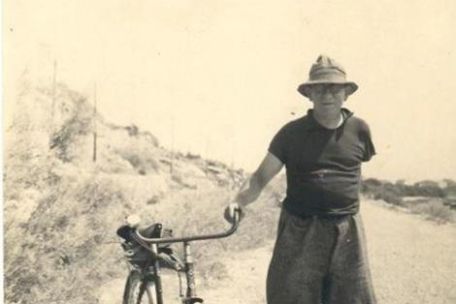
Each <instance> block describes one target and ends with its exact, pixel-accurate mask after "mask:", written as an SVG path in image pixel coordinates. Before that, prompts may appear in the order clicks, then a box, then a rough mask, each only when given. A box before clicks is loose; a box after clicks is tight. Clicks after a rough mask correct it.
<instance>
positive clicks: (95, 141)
mask: <svg viewBox="0 0 456 304" xmlns="http://www.w3.org/2000/svg"><path fill="white" fill-rule="evenodd" d="M93 103H94V106H93V118H92V119H93V158H92V159H93V162H94V163H95V162H97V84H96V83H95V86H94V90H93Z"/></svg>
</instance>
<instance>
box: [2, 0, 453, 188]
mask: <svg viewBox="0 0 456 304" xmlns="http://www.w3.org/2000/svg"><path fill="white" fill-rule="evenodd" d="M3 10H4V12H3V13H4V18H3V45H4V46H3V61H4V62H3V85H4V102H5V108H4V111H5V113H4V115H5V116H4V117H5V124H6V125H8V124H9V123H11V117H12V115H13V113H14V112H15V111H18V109H17V108H15V101H16V100H17V86H18V79H21V75H24V74H26V75H28V77H30V78H32V79H36V80H39V81H41V82H44V83H49V84H51V83H52V77H53V71H54V68H53V66H54V62H56V63H57V69H56V77H57V80H58V81H59V82H64V83H66V84H67V85H68V86H69V87H70V88H73V89H75V90H77V91H80V92H82V93H84V94H86V95H87V96H88V98H89V99H91V100H92V99H93V96H94V87H95V86H96V91H97V93H96V94H97V104H98V109H99V111H100V112H101V114H102V115H104V117H105V118H106V119H107V120H109V121H111V122H114V123H118V124H132V123H134V124H136V125H138V126H139V128H140V129H143V130H149V131H151V132H152V133H153V134H155V135H156V136H157V137H158V139H159V141H160V143H161V145H163V146H165V147H168V148H170V149H174V150H179V151H182V152H192V153H198V154H201V155H202V156H205V157H209V158H212V159H219V160H222V161H225V162H226V163H228V164H230V165H233V166H235V167H242V168H244V169H246V170H248V171H252V170H255V169H256V167H257V166H258V164H259V163H260V161H261V159H262V158H263V157H264V155H265V154H266V151H267V148H268V145H269V142H270V140H271V138H272V136H273V135H274V134H275V133H276V132H277V130H278V129H279V128H280V127H281V126H282V125H283V124H285V123H286V122H288V121H289V120H292V119H296V118H297V117H300V116H302V115H304V114H305V113H306V111H307V109H309V108H310V107H311V103H310V102H309V101H308V100H306V99H305V98H304V97H302V96H300V95H299V94H298V93H297V91H296V88H297V87H298V85H299V84H300V83H302V82H305V81H306V80H307V78H308V71H309V68H310V66H311V64H312V63H313V62H314V61H315V60H316V58H317V57H318V56H319V54H327V55H329V56H331V57H333V58H334V59H335V60H336V61H338V62H339V63H341V64H342V65H343V66H344V67H345V69H346V70H347V75H348V79H349V80H353V81H355V82H356V83H357V84H358V85H359V90H358V91H357V92H356V93H355V94H354V95H352V96H351V97H350V98H349V99H348V100H347V102H346V104H345V106H346V107H347V108H349V109H350V110H351V111H353V112H354V113H355V115H356V116H358V117H361V118H363V119H364V120H365V121H367V122H368V124H369V125H370V128H371V131H372V135H373V140H374V143H375V146H376V150H377V153H378V154H377V155H376V156H375V157H374V158H373V159H372V160H371V162H369V163H366V164H364V167H363V174H364V176H366V177H377V178H384V179H391V180H397V179H406V180H421V179H442V178H453V179H456V161H455V159H454V156H455V154H456V133H455V132H454V130H455V129H456V128H455V127H456V122H455V117H456V103H455V100H454V97H453V95H454V81H455V79H456V54H455V46H456V41H455V36H456V35H455V32H454V31H455V30H454V29H455V28H456V21H455V19H456V18H455V17H456V2H455V1H452V0H433V1H430V0H416V1H402V2H401V1H390V0H377V1H362V0H345V1H335V0H333V1H305V0H301V1H291V0H283V1H265V0H262V1H257V0H251V1H241V0H231V1H228V0H219V1H213V0H175V1H169V0H156V1H153V0H135V1H131V0H98V1H87V0H79V1H64V0H37V1H26V0H5V1H4V7H3Z"/></svg>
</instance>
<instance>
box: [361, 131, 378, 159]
mask: <svg viewBox="0 0 456 304" xmlns="http://www.w3.org/2000/svg"><path fill="white" fill-rule="evenodd" d="M360 139H361V141H362V143H363V147H364V151H363V159H362V161H363V162H367V161H369V160H370V159H371V158H372V156H374V155H375V154H377V153H376V151H375V146H374V143H373V142H372V135H371V132H370V128H369V126H368V125H367V123H365V122H363V124H362V127H361V133H360Z"/></svg>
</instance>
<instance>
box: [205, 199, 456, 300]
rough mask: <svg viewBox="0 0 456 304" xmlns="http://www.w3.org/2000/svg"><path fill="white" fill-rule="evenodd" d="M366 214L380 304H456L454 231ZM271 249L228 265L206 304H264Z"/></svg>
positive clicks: (372, 208)
mask: <svg viewBox="0 0 456 304" xmlns="http://www.w3.org/2000/svg"><path fill="white" fill-rule="evenodd" d="M362 214H363V219H364V223H365V228H366V234H367V239H368V249H369V254H370V263H371V266H372V275H373V278H374V285H375V288H376V293H377V297H378V302H379V303H380V304H382V303H384V304H412V303H413V304H416V303H420V304H446V303H448V304H450V303H456V288H455V286H456V227H455V226H454V225H438V224H435V223H433V222H430V221H426V220H424V219H422V218H420V217H418V216H416V215H411V214H407V213H404V212H401V211H398V210H391V209H388V208H387V207H385V206H383V205H382V204H379V203H376V202H365V203H364V204H363V206H362ZM272 245H273V244H272V243H271V244H269V245H268V246H267V247H264V248H260V249H256V250H254V251H249V252H244V253H240V254H238V255H237V256H236V257H233V258H231V259H229V260H227V261H226V263H227V265H229V266H228V269H230V270H231V271H230V276H231V277H230V278H229V279H227V280H225V281H223V282H219V283H217V285H218V286H219V287H217V288H208V290H202V291H201V294H204V295H205V297H206V303H218V304H224V303H226V304H228V303H230V304H245V303H249V304H260V303H261V304H264V303H265V297H264V294H265V292H264V289H265V278H266V270H267V265H268V263H269V259H270V256H271V251H272Z"/></svg>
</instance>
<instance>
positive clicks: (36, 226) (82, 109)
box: [4, 83, 244, 303]
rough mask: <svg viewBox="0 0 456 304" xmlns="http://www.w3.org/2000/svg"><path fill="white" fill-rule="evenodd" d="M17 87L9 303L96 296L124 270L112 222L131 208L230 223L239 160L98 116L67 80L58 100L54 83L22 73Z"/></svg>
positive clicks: (8, 153)
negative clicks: (179, 146) (230, 162)
mask: <svg viewBox="0 0 456 304" xmlns="http://www.w3.org/2000/svg"><path fill="white" fill-rule="evenodd" d="M19 92H20V93H19V94H18V99H17V107H16V108H17V109H20V111H16V113H15V116H14V119H13V124H12V126H11V127H9V128H8V129H7V130H6V133H5V146H6V149H5V181H4V185H5V195H4V215H5V294H6V300H7V302H8V303H51V302H52V303H96V302H97V300H96V294H95V293H94V290H95V287H94V286H98V285H100V284H103V283H104V282H107V281H109V280H110V279H111V278H113V277H118V276H122V275H124V272H125V269H126V268H125V264H124V263H123V261H122V258H121V256H122V255H121V254H122V251H121V249H120V246H119V245H118V243H117V238H116V236H115V230H116V229H117V227H118V226H119V225H121V224H122V223H123V222H124V218H125V216H126V215H128V214H131V213H141V214H142V215H143V219H144V223H150V222H153V221H162V222H164V224H165V225H170V226H172V227H173V228H174V230H175V231H176V233H183V232H185V233H192V232H195V231H198V229H204V230H205V231H208V230H210V229H217V228H223V227H224V222H223V219H222V217H221V213H222V211H223V206H224V205H225V204H226V202H227V201H228V199H229V195H230V193H231V189H232V188H234V187H237V186H238V185H239V183H240V182H242V180H243V179H244V173H243V172H242V170H233V169H230V168H228V167H227V166H226V165H224V164H222V163H219V162H216V161H211V160H205V159H202V158H201V157H199V156H197V155H192V154H185V155H184V154H183V153H178V152H175V153H172V152H171V151H168V150H166V149H164V148H163V147H160V145H159V143H158V140H157V139H156V138H155V137H154V136H153V135H152V134H150V133H148V132H143V131H141V130H140V129H139V128H138V127H137V126H126V127H122V126H116V125H114V124H112V123H110V122H107V121H105V120H104V118H103V117H100V116H96V118H95V117H94V115H93V108H92V107H91V105H90V103H89V101H88V100H87V98H86V97H85V96H83V95H81V94H79V93H78V92H74V91H72V90H71V89H69V88H67V87H66V86H65V85H63V84H59V85H58V86H57V90H56V94H55V102H54V107H53V106H52V105H53V96H54V95H53V93H52V92H51V90H49V89H47V88H43V87H34V86H33V85H31V84H27V83H24V85H23V86H22V87H21V90H20V91H19ZM95 122H96V128H97V134H98V142H97V159H96V162H94V161H93V154H92V153H93V130H94V126H95ZM220 246H222V245H220ZM216 247H217V246H216ZM208 275H209V274H208ZM81 291H84V292H82V293H81Z"/></svg>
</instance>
